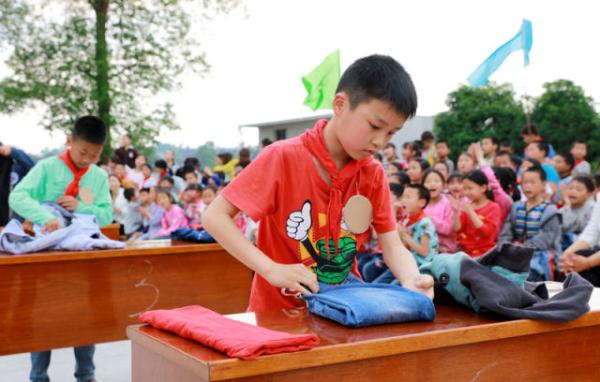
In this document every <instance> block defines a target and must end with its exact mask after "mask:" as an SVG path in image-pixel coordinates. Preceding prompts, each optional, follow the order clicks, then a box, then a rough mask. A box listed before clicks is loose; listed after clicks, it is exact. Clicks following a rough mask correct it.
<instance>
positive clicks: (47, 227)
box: [42, 219, 61, 233]
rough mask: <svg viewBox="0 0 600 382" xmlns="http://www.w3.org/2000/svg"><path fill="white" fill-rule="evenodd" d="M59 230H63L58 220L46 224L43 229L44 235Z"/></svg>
mask: <svg viewBox="0 0 600 382" xmlns="http://www.w3.org/2000/svg"><path fill="white" fill-rule="evenodd" d="M59 228H61V226H60V222H59V221H58V220H56V219H52V220H50V221H49V222H48V223H46V224H44V226H43V227H42V232H43V233H52V232H54V231H56V230H57V229H59Z"/></svg>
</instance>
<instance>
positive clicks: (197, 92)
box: [0, 0, 600, 153]
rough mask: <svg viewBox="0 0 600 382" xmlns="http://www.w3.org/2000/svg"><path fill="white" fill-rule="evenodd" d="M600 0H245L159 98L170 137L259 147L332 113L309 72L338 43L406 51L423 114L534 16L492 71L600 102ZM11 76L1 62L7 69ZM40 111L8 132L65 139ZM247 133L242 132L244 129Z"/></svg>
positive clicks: (521, 84)
mask: <svg viewBox="0 0 600 382" xmlns="http://www.w3.org/2000/svg"><path fill="white" fill-rule="evenodd" d="M598 14H600V4H598V3H597V2H593V1H581V0H571V1H568V2H565V1H554V0H550V1H543V2H542V1H530V0H520V1H513V0H505V1H493V2H492V1H465V0H453V1H427V0H420V1H404V0H398V1H392V0H389V1H384V0H370V1H364V0H363V1H354V0H345V1H341V0H302V1H300V0H298V1H288V0H279V1H274V0H245V1H244V3H243V7H240V8H239V9H236V10H235V11H233V12H231V13H230V14H228V15H226V16H222V17H221V16H220V17H218V18H216V19H214V20H212V21H210V22H203V23H197V24H196V25H195V26H194V29H193V33H194V35H195V36H196V38H197V39H198V40H200V41H201V43H202V47H203V49H204V51H205V52H206V55H207V59H208V61H209V63H210V65H211V71H210V73H209V74H207V75H205V76H204V77H202V78H201V77H198V76H194V75H189V74H186V75H184V77H183V78H182V83H183V86H182V88H181V89H179V90H177V91H174V92H172V93H168V94H161V95H158V96H157V97H158V99H159V100H169V101H170V102H172V103H173V104H174V106H175V112H176V116H177V121H178V123H179V124H180V126H181V129H180V130H178V131H173V132H169V131H165V132H162V133H161V135H160V137H159V141H161V142H164V143H174V144H182V145H186V146H198V145H201V144H203V143H205V142H207V141H213V142H215V143H216V144H217V145H218V146H221V147H232V146H237V145H239V144H241V143H242V142H243V143H246V144H250V145H255V144H256V143H257V138H258V133H257V131H256V129H247V128H245V129H241V130H240V129H239V126H240V125H248V124H252V123H257V122H266V121H275V120H281V119H288V118H297V117H304V116H310V115H313V114H322V113H323V111H317V112H312V111H311V110H310V109H308V108H307V107H305V106H303V104H302V102H303V99H304V97H305V95H306V93H305V90H304V88H303V86H302V83H301V81H300V77H302V76H303V75H305V74H307V73H309V72H310V71H311V70H312V69H313V68H314V67H315V66H317V65H318V64H319V63H320V62H321V60H322V59H323V58H325V56H326V55H327V54H329V53H331V52H332V51H334V50H336V49H339V50H340V55H341V66H342V70H344V68H346V67H348V66H349V65H350V64H351V63H352V62H353V61H354V60H356V59H358V58H360V57H363V56H366V55H369V54H373V53H379V54H387V55H391V56H392V57H394V58H395V59H396V60H398V61H399V62H400V63H401V64H402V65H403V66H404V67H405V68H406V69H407V71H408V72H409V73H410V74H411V76H412V78H413V81H414V82H415V86H416V88H417V94H418V98H419V108H418V111H417V114H419V115H435V114H437V113H439V112H442V111H445V110H447V106H446V105H445V100H446V97H447V95H448V93H449V92H451V91H452V90H454V89H456V88H457V87H458V86H459V85H461V84H465V83H466V78H467V77H468V76H469V74H470V73H471V72H472V71H473V70H475V68H476V67H477V66H478V65H479V64H480V63H481V62H482V61H483V60H484V59H485V58H486V57H487V56H488V55H489V54H491V53H492V52H493V51H494V50H495V49H496V48H497V47H498V46H500V45H501V44H503V43H504V42H506V41H508V40H509V39H510V38H512V37H513V36H514V35H515V34H516V33H517V32H518V30H519V28H520V26H521V22H522V19H523V18H527V19H529V20H530V21H531V22H532V24H533V47H532V50H531V53H530V60H531V62H530V65H529V66H528V67H526V68H524V66H523V54H522V52H516V53H513V54H512V55H511V56H510V57H509V58H508V59H507V60H506V61H505V62H504V64H503V65H502V66H501V67H500V69H499V70H498V71H497V72H496V73H495V74H494V75H493V76H492V77H491V80H493V81H495V82H498V83H502V82H509V83H512V84H513V86H514V88H515V91H516V92H517V94H519V95H522V94H527V95H530V96H539V95H540V94H541V93H542V91H543V87H542V86H543V84H544V83H545V82H550V81H554V80H557V79H563V78H564V79H570V80H572V81H574V82H575V83H576V84H577V85H579V86H581V87H583V89H584V91H585V92H586V94H587V95H589V96H592V97H593V98H594V100H595V102H597V103H596V108H597V110H598V109H600V103H598V102H600V80H599V76H598V69H599V68H600V54H598V52H597V49H596V47H597V46H598V36H600V23H598V22H597V15H598ZM7 75H10V72H9V71H8V69H7V68H6V67H3V66H1V65H0V77H5V76H7ZM40 117H41V112H40V111H39V110H28V111H24V112H21V113H19V114H15V115H12V116H7V115H0V141H2V142H4V143H8V144H11V145H15V146H18V147H21V148H23V149H25V150H27V151H29V152H32V153H39V152H40V151H41V150H42V149H44V148H53V147H57V146H59V145H61V144H63V143H64V140H65V138H64V136H63V135H62V134H61V133H58V134H54V135H49V134H48V132H47V131H45V130H43V129H42V128H41V127H39V125H38V122H39V120H40ZM240 133H241V134H240Z"/></svg>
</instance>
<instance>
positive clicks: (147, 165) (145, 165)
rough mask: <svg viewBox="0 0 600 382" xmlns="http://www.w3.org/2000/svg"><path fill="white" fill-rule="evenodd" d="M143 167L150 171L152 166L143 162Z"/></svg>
mask: <svg viewBox="0 0 600 382" xmlns="http://www.w3.org/2000/svg"><path fill="white" fill-rule="evenodd" d="M144 167H148V168H149V169H150V171H152V166H150V165H149V164H148V163H144V164H143V165H142V168H144Z"/></svg>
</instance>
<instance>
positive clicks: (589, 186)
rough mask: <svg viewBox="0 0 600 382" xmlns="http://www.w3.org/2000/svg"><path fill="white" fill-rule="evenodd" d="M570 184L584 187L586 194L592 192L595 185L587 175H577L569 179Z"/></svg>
mask: <svg viewBox="0 0 600 382" xmlns="http://www.w3.org/2000/svg"><path fill="white" fill-rule="evenodd" d="M571 182H579V183H581V184H583V185H584V186H585V189H586V190H587V192H594V190H595V188H596V187H595V186H596V185H595V184H594V181H593V180H592V178H591V177H590V176H589V175H577V176H574V177H573V179H571Z"/></svg>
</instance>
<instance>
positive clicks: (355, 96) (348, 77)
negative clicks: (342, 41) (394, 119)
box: [335, 54, 417, 119]
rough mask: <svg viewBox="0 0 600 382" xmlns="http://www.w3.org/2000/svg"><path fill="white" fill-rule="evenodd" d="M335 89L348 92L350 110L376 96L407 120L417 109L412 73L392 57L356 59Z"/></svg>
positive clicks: (374, 56)
mask: <svg viewBox="0 0 600 382" xmlns="http://www.w3.org/2000/svg"><path fill="white" fill-rule="evenodd" d="M335 92H336V93H339V92H344V93H346V94H347V95H348V98H349V100H350V108H351V109H355V108H356V107H357V106H358V105H359V104H360V103H363V102H368V101H370V100H372V99H376V100H379V101H383V102H387V103H389V104H390V105H392V107H393V108H394V109H395V110H396V111H397V112H398V113H400V114H402V115H404V117H406V119H408V118H411V117H413V116H414V115H415V113H416V112H417V91H416V90H415V86H414V84H413V82H412V80H411V78H410V75H409V74H408V73H407V72H406V70H404V68H403V67H402V65H400V64H399V63H398V62H397V61H396V60H394V59H393V58H392V57H390V56H383V55H379V54H374V55H371V56H367V57H363V58H361V59H358V60H356V61H355V62H354V63H353V64H352V65H350V66H349V67H348V68H347V69H346V70H345V71H344V74H342V78H340V82H339V83H338V86H337V89H336V91H335Z"/></svg>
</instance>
